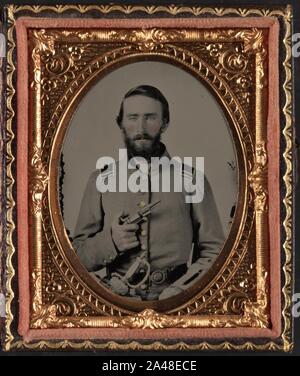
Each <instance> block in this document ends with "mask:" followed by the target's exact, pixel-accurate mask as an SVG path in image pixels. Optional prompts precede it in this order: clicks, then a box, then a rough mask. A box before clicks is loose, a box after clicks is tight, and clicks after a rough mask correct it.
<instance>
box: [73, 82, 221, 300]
mask: <svg viewBox="0 0 300 376" xmlns="http://www.w3.org/2000/svg"><path fill="white" fill-rule="evenodd" d="M169 122H170V114H169V104H168V101H167V100H166V98H165V97H164V95H163V94H162V93H161V92H160V91H159V90H158V89H157V88H155V87H153V86H149V85H141V86H138V87H135V88H133V89H131V90H129V91H128V92H127V93H126V94H125V96H124V98H123V100H122V103H121V106H120V111H119V115H118V116H117V124H118V126H119V128H120V130H121V132H122V134H123V139H124V143H125V146H126V149H127V154H128V159H130V160H131V161H132V160H133V161H134V159H135V158H136V159H137V158H138V157H143V158H145V160H146V161H148V162H149V169H148V172H146V175H147V176H146V178H147V179H148V181H149V184H148V188H149V189H147V190H141V191H138V192H131V191H127V192H123V191H122V192H109V191H107V192H104V193H103V192H99V190H98V189H97V187H96V185H97V184H96V182H97V178H98V177H99V171H95V172H94V173H93V174H92V175H91V176H90V179H89V181H88V183H87V187H86V190H85V193H84V196H83V199H82V203H81V208H80V213H79V217H78V221H77V225H76V229H75V236H74V238H73V246H74V248H75V249H76V251H77V254H78V256H79V258H80V259H81V262H82V263H83V264H84V265H85V267H86V268H87V269H88V271H90V272H91V273H93V275H95V276H97V277H98V278H99V282H101V283H104V284H105V285H106V286H107V287H108V288H110V289H111V290H112V291H113V292H114V293H116V294H119V295H122V296H126V297H132V298H135V299H140V300H157V299H160V300H161V299H167V298H169V297H172V296H173V295H176V294H178V293H180V292H181V291H183V290H185V289H186V288H188V287H189V286H190V285H191V283H195V282H196V281H197V279H199V278H201V277H202V275H204V274H205V273H206V271H207V270H208V269H209V268H210V267H211V265H212V263H213V262H214V260H215V259H216V257H217V256H218V254H219V253H220V250H221V248H222V246H223V242H224V235H223V231H222V226H221V222H220V219H219V215H218V211H217V207H216V204H215V199H214V196H213V193H212V190H211V187H210V185H209V183H208V181H207V179H206V178H204V195H203V199H202V200H201V202H186V200H185V196H186V192H178V191H176V190H174V189H173V190H172V188H174V187H171V189H170V192H165V191H164V190H163V189H161V190H159V191H157V190H155V191H154V190H152V189H151V179H150V173H149V172H150V160H151V158H153V157H158V158H162V157H165V158H170V156H169V154H168V152H167V149H166V147H165V145H164V144H163V143H162V142H161V136H162V134H163V133H164V132H165V131H166V130H167V128H168V125H169ZM129 163H130V162H129ZM118 166H119V165H118V164H117V169H118ZM138 168H139V167H138V163H134V165H133V166H131V168H130V169H129V171H128V174H129V178H130V174H132V173H134V170H135V169H138ZM100 173H101V176H102V178H103V179H106V180H107V181H109V179H112V178H115V176H116V175H117V171H116V169H115V168H113V167H112V166H110V165H108V166H106V168H103V169H102V170H101V171H100ZM144 173H145V172H144ZM151 174H152V176H155V175H156V176H157V177H160V176H161V175H163V174H164V167H163V165H162V166H160V168H157V169H156V171H151ZM182 176H183V179H184V180H191V181H193V178H194V176H195V171H194V169H193V168H191V167H189V166H183V169H182ZM172 177H174V168H173V169H171V177H170V178H171V179H172ZM156 202H158V204H157V205H156V207H155V208H153V210H152V211H151V214H149V215H147V216H145V217H144V218H143V220H142V222H140V223H131V222H129V223H128V222H127V221H126V220H124V219H126V218H129V217H130V216H131V215H134V214H135V213H137V212H139V211H140V210H142V209H143V208H144V207H147V205H151V203H156ZM191 255H192V257H191Z"/></svg>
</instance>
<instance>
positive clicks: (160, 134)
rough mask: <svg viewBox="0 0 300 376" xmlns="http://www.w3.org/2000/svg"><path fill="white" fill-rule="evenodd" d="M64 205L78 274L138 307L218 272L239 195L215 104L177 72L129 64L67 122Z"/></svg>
mask: <svg viewBox="0 0 300 376" xmlns="http://www.w3.org/2000/svg"><path fill="white" fill-rule="evenodd" d="M59 191H60V206H61V211H62V215H63V219H64V224H65V227H66V231H67V234H68V236H69V239H70V241H71V243H72V246H73V248H74V250H75V252H76V254H77V256H78V257H79V259H80V261H81V263H82V264H83V266H84V267H85V268H86V269H87V270H88V272H89V273H90V274H91V275H92V276H93V277H94V278H95V279H96V280H97V281H98V283H99V284H101V285H102V286H104V287H105V288H107V289H108V290H110V291H111V292H113V293H114V294H117V295H119V296H123V297H129V298H133V299H138V300H142V301H153V300H163V299H166V298H169V297H172V296H175V295H177V294H179V293H181V292H182V291H184V290H186V289H188V288H189V287H190V286H192V285H194V284H197V282H198V281H199V280H200V279H201V278H202V277H203V276H204V275H205V274H206V273H207V271H208V270H210V269H212V270H213V268H214V264H215V263H216V260H217V259H218V256H219V254H220V253H221V251H222V248H223V245H224V242H225V239H226V237H227V236H228V234H229V231H230V228H231V224H232V220H233V217H234V213H235V207H236V203H237V195H238V171H237V160H236V150H235V146H234V140H233V136H232V133H231V129H230V126H229V124H228V120H227V118H226V116H225V114H224V112H223V110H222V108H221V106H220V105H219V103H218V102H217V100H216V97H215V95H213V93H212V92H211V91H209V90H208V88H206V87H205V86H204V85H203V83H201V82H200V81H199V80H198V79H197V78H195V77H194V76H192V75H191V74H190V73H189V72H187V71H185V70H183V69H182V68H179V67H177V66H175V65H171V64H167V63H163V62H155V61H144V62H136V63H131V64H127V65H125V66H123V67H120V68H117V69H115V70H113V71H112V72H111V73H109V74H107V75H106V76H104V77H103V78H101V80H99V81H98V82H97V83H96V84H95V85H94V86H93V87H92V88H91V89H90V90H89V91H88V93H87V94H86V95H85V96H84V98H83V99H82V101H81V102H80V104H79V105H78V107H77V109H76V112H75V114H74V116H73V118H72V120H71V121H70V125H69V128H68V131H67V133H66V135H65V138H64V142H63V148H62V152H61V162H60V175H59Z"/></svg>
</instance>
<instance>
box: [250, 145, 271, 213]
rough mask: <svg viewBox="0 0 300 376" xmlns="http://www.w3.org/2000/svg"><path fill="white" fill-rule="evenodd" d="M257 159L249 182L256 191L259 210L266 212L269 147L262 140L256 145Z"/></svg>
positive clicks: (257, 209) (256, 204) (256, 203)
mask: <svg viewBox="0 0 300 376" xmlns="http://www.w3.org/2000/svg"><path fill="white" fill-rule="evenodd" d="M255 156H256V161H255V164H254V167H253V170H252V172H251V174H250V176H249V182H250V184H251V187H252V189H253V191H254V192H255V208H256V211H257V212H265V211H267V209H268V206H267V191H266V190H267V187H266V184H267V182H266V181H267V149H266V143H265V142H260V143H257V145H256V151H255Z"/></svg>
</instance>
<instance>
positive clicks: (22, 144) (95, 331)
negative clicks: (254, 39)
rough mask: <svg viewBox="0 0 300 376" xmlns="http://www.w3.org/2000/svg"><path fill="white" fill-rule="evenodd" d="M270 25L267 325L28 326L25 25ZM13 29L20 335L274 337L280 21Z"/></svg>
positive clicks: (157, 23) (277, 319) (159, 23)
mask: <svg viewBox="0 0 300 376" xmlns="http://www.w3.org/2000/svg"><path fill="white" fill-rule="evenodd" d="M30 27H36V28H81V27H83V28H84V27H93V28H132V27H136V28H138V27H143V28H148V27H169V28H208V29H211V28H216V27H217V28H222V27H227V28H230V27H231V28H232V27H234V28H237V27H240V28H250V27H251V28H252V27H257V28H268V29H269V103H268V108H269V112H268V121H267V127H268V132H267V133H268V145H267V148H268V155H269V160H268V162H269V166H268V167H269V175H268V185H269V187H268V189H269V224H270V229H272V236H270V255H271V257H270V263H271V275H270V281H271V291H270V293H271V322H272V328H271V329H251V328H232V329H231V328H224V329H213V328H211V329H201V328H199V329H195V328H190V329H189V328H187V329H180V328H176V329H173V328H170V329H155V330H152V329H144V330H143V329H107V328H103V329H101V328H91V329H82V328H80V329H68V328H65V329H45V330H43V329H30V328H29V312H30V288H29V273H30V269H29V249H28V192H27V191H28V134H27V128H28V72H27V67H28V63H27V61H28V60H27V59H28V56H27V48H28V46H27V28H30ZM16 31H17V75H18V79H17V114H18V118H17V121H18V134H17V218H18V219H17V221H18V224H17V231H18V265H19V289H20V293H19V314H20V318H19V334H20V335H21V336H23V337H24V340H25V341H32V340H36V339H97V338H98V339H105V340H112V339H114V340H121V339H127V340H138V339H153V340H163V339H182V340H185V339H186V340H188V339H204V338H228V337H235V338H237V337H245V338H249V337H270V338H271V337H272V338H274V337H278V336H279V335H280V333H281V299H280V296H281V293H280V228H279V218H280V217H279V213H280V207H279V204H280V196H279V134H280V128H279V92H278V38H279V23H278V21H277V20H276V19H275V18H271V17H264V18H258V17H257V18H254V17H253V18H247V19H238V18H222V19H219V18H218V19H217V18H206V19H188V18H187V19H143V20H141V19H130V20H126V19H122V20H99V19H97V20H96V19H47V18H39V19H34V18H27V17H26V18H25V17H24V18H19V19H18V20H17V22H16Z"/></svg>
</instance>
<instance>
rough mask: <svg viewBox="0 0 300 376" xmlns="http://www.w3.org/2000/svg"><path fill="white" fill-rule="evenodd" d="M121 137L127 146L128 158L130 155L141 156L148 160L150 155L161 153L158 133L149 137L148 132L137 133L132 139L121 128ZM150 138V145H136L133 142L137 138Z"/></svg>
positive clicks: (158, 155) (154, 155)
mask: <svg viewBox="0 0 300 376" xmlns="http://www.w3.org/2000/svg"><path fill="white" fill-rule="evenodd" d="M123 137H124V142H125V145H126V148H127V153H128V156H129V157H130V158H132V157H143V158H145V159H147V160H150V158H151V157H160V156H161V154H162V148H163V146H162V144H161V142H160V141H161V134H160V133H159V134H158V135H157V136H155V137H151V136H149V135H148V134H139V135H136V136H135V137H134V138H133V139H130V138H128V137H127V135H126V133H125V131H124V130H123ZM141 139H145V140H150V141H152V142H151V145H149V146H148V147H146V145H144V146H143V147H142V146H141V147H138V146H137V145H136V143H135V141H137V140H141Z"/></svg>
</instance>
